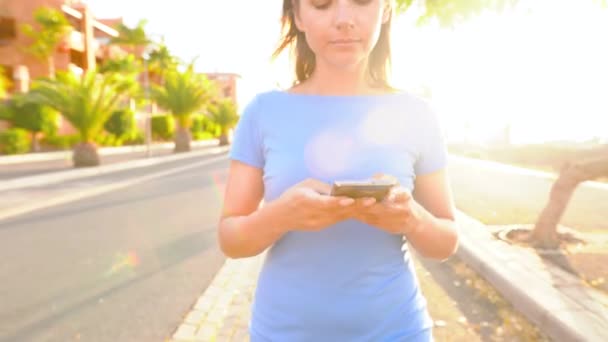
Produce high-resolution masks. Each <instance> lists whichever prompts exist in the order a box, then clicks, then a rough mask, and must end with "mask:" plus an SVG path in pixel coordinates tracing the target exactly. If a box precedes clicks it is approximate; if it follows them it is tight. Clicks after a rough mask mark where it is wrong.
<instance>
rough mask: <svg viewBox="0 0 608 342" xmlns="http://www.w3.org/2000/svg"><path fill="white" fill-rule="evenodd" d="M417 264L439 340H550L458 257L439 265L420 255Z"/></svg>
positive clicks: (421, 284) (435, 332)
mask: <svg viewBox="0 0 608 342" xmlns="http://www.w3.org/2000/svg"><path fill="white" fill-rule="evenodd" d="M415 265H416V269H417V274H418V278H419V281H420V286H421V288H422V292H423V294H424V296H425V298H426V299H427V302H428V307H429V312H430V314H431V317H433V319H434V321H435V327H434V333H433V334H434V337H435V340H436V341H438V342H444V341H445V342H448V341H449V342H452V341H463V342H465V341H466V342H469V341H550V339H549V338H548V337H547V336H545V335H543V334H542V333H541V332H540V330H539V329H538V328H537V327H536V326H535V325H534V324H532V323H531V322H530V321H528V320H527V319H526V318H525V317H524V316H523V315H522V314H520V313H519V312H518V311H517V310H515V308H513V306H512V305H511V304H510V303H509V302H507V301H506V300H505V299H504V298H503V297H502V295H501V294H500V293H498V292H497V291H496V290H495V289H494V287H492V285H490V284H489V283H488V282H487V281H485V280H484V279H483V278H481V277H480V276H479V275H478V274H477V273H476V272H475V271H473V270H472V269H471V268H469V267H468V266H467V265H466V264H465V263H464V262H462V261H461V260H460V259H458V258H457V257H452V258H450V259H449V260H448V261H446V262H437V261H433V260H425V259H422V258H421V257H418V256H416V258H415Z"/></svg>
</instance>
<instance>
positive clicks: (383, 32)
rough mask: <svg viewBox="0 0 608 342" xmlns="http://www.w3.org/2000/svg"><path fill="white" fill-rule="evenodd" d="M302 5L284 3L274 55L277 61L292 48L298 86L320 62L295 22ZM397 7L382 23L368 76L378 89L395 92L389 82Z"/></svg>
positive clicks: (293, 0) (294, 1)
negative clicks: (278, 38) (393, 27)
mask: <svg viewBox="0 0 608 342" xmlns="http://www.w3.org/2000/svg"><path fill="white" fill-rule="evenodd" d="M386 1H391V6H392V0H386ZM298 5H299V0H283V12H282V16H281V27H282V37H281V39H280V40H279V44H278V47H277V49H276V50H275V51H274V53H273V55H272V56H273V58H276V57H277V56H278V55H280V54H281V52H283V50H285V49H286V48H288V47H291V48H292V53H293V56H294V57H295V62H296V63H295V74H296V83H302V82H304V81H306V80H307V79H309V78H310V76H311V75H312V73H313V72H314V70H315V66H316V59H315V54H314V52H313V51H312V49H311V48H310V46H308V43H307V42H306V37H305V35H304V33H303V32H301V31H300V30H298V28H297V26H296V23H295V15H297V14H296V10H297V6H298ZM294 6H296V8H294ZM393 8H394V7H392V8H391V15H390V17H389V19H388V20H387V22H386V23H384V24H382V28H381V29H380V35H379V37H378V41H377V43H376V45H375V46H374V48H373V49H372V51H371V53H370V55H369V59H368V65H367V70H368V72H369V75H368V76H369V80H370V82H371V85H372V86H374V87H380V88H389V89H392V87H391V86H390V84H389V82H388V74H389V71H390V67H391V45H390V32H391V21H392V9H393Z"/></svg>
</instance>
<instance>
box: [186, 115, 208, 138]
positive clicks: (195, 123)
mask: <svg viewBox="0 0 608 342" xmlns="http://www.w3.org/2000/svg"><path fill="white" fill-rule="evenodd" d="M190 119H191V124H190V133H192V135H195V134H196V133H199V132H204V131H205V128H206V125H207V122H206V120H208V119H207V118H206V117H205V116H203V115H192V117H191V118H190Z"/></svg>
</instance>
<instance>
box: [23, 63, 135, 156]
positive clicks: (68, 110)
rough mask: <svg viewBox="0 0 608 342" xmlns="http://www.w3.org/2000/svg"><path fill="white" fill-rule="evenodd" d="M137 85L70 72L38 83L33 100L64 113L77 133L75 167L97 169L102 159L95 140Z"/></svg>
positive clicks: (116, 76)
mask: <svg viewBox="0 0 608 342" xmlns="http://www.w3.org/2000/svg"><path fill="white" fill-rule="evenodd" d="M134 85H135V81H134V80H133V79H132V78H129V77H125V76H122V75H120V74H115V73H112V74H107V75H102V74H99V73H98V72H97V71H96V70H88V71H87V72H86V73H85V74H84V76H83V77H82V78H79V77H77V76H75V75H74V74H72V73H70V72H61V73H58V74H57V78H56V79H50V78H43V79H39V80H36V81H35V82H34V85H33V87H32V96H33V98H34V99H35V100H36V101H38V102H40V103H42V104H46V105H48V106H49V107H51V108H54V109H56V110H57V111H59V112H61V114H63V116H64V117H65V118H66V119H67V120H68V121H69V122H70V123H71V124H72V126H74V128H76V129H77V130H78V132H79V134H80V142H79V144H77V145H76V146H75V147H74V154H73V158H72V160H73V162H74V166H75V167H82V166H96V165H99V155H98V153H97V146H96V145H95V143H94V137H95V136H96V135H97V134H98V133H99V132H100V131H101V130H102V129H103V124H104V123H105V122H106V120H107V119H108V118H109V117H110V115H112V113H113V112H114V111H115V110H116V109H117V108H118V105H119V102H120V100H121V98H122V97H123V96H125V94H127V93H128V92H129V91H131V89H132V88H133V87H134Z"/></svg>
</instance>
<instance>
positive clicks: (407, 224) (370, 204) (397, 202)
mask: <svg viewBox="0 0 608 342" xmlns="http://www.w3.org/2000/svg"><path fill="white" fill-rule="evenodd" d="M353 209H354V211H355V216H354V218H355V219H357V220H359V221H362V222H364V223H367V224H369V225H372V226H374V227H377V228H379V229H382V230H384V231H386V232H388V233H391V234H405V235H409V234H411V233H413V232H416V231H418V230H419V229H420V228H421V227H422V222H423V218H424V217H425V209H424V208H423V207H422V206H421V205H420V204H418V203H417V202H416V201H415V200H414V199H413V198H412V195H411V194H410V192H409V191H408V190H407V189H405V188H404V187H402V186H395V187H393V188H392V189H391V191H390V193H389V195H388V196H387V197H386V198H385V199H384V200H383V201H382V202H379V203H375V199H373V198H366V199H358V200H357V201H356V204H355V207H354V208H353Z"/></svg>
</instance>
